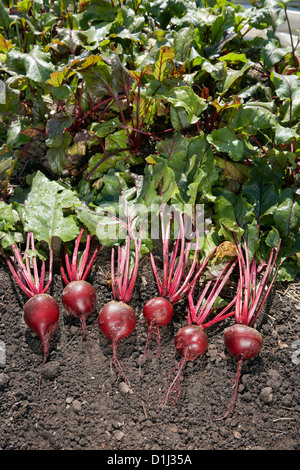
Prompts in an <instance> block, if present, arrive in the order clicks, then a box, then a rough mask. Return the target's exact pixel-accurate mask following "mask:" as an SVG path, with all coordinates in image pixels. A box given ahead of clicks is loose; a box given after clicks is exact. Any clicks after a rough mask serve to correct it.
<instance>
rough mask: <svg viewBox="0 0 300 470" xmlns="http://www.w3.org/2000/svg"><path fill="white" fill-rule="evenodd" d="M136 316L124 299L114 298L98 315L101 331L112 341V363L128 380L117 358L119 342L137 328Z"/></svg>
mask: <svg viewBox="0 0 300 470" xmlns="http://www.w3.org/2000/svg"><path fill="white" fill-rule="evenodd" d="M135 325H136V316H135V313H134V310H133V308H132V307H130V305H128V304H126V303H125V302H122V301H116V300H112V301H110V302H108V303H107V304H105V305H104V307H103V308H102V310H101V312H100V313H99V315H98V326H99V328H100V331H101V333H102V334H103V335H104V336H106V338H108V339H109V340H110V341H111V342H112V351H113V355H112V360H111V361H112V364H114V366H115V367H116V369H117V370H118V371H119V373H120V374H121V375H123V376H124V378H125V379H126V381H127V382H128V379H127V377H126V375H125V374H124V372H123V367H122V364H121V362H120V361H119V359H118V358H117V346H118V342H119V341H120V340H121V339H123V338H126V337H127V336H129V335H130V334H131V333H132V332H133V331H134V329H135Z"/></svg>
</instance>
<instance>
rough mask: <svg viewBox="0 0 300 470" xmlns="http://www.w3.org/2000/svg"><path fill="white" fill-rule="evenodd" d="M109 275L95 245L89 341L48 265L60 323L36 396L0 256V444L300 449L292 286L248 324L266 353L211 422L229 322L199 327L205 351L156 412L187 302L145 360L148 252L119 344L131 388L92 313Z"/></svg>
mask: <svg viewBox="0 0 300 470" xmlns="http://www.w3.org/2000/svg"><path fill="white" fill-rule="evenodd" d="M108 279H109V256H108V255H107V253H105V252H104V251H100V253H99V255H98V257H97V260H96V263H95V265H94V270H93V271H92V273H91V275H90V278H89V281H90V282H92V284H93V285H94V287H95V289H96V292H97V307H96V309H95V311H94V312H93V314H91V315H90V317H89V318H88V320H87V327H88V332H89V340H88V339H87V338H86V337H84V336H83V334H82V329H81V328H80V323H79V320H78V319H77V318H75V317H72V316H71V315H70V314H68V313H67V312H66V311H65V310H64V308H63V306H62V303H61V294H62V290H63V288H64V284H63V281H62V279H61V276H60V274H59V269H58V266H56V269H55V273H54V279H53V283H52V287H51V290H50V292H49V293H50V294H51V295H53V296H54V297H55V299H56V300H57V301H58V303H59V306H60V320H59V326H58V328H57V330H56V331H55V333H54V335H53V336H52V339H51V348H50V354H49V357H48V359H47V362H46V364H45V366H44V368H43V370H42V380H41V390H40V393H39V394H38V393H37V392H38V379H39V373H40V366H41V363H42V359H43V356H42V352H41V349H40V340H39V338H38V337H37V336H36V334H35V333H33V332H32V331H31V330H29V329H28V327H27V326H26V325H25V323H24V320H23V311H22V308H23V304H24V303H25V301H26V300H27V299H26V298H25V297H24V295H23V294H22V293H21V291H20V289H19V288H18V287H17V286H16V284H15V283H14V281H13V280H12V277H11V275H10V272H9V270H8V267H7V266H6V263H5V261H3V260H0V352H1V354H0V429H1V432H0V449H1V450H115V451H118V450H120V451H121V450H122V451H123V450H124V451H126V450H131V451H132V450H137V451H139V450H149V451H154V450H156V451H161V450H164V451H168V450H175V451H188V450H190V451H192V450H298V449H299V431H300V423H299V412H300V401H299V367H300V365H299V364H300V315H299V313H300V284H299V282H295V283H292V284H289V285H281V284H280V285H276V286H275V288H274V290H273V294H272V296H271V297H270V298H269V301H268V302H267V305H266V308H265V312H264V314H263V316H262V317H261V319H260V321H259V322H258V323H257V326H256V327H257V329H258V330H259V331H260V332H261V333H262V335H263V341H264V342H263V347H262V350H261V351H260V353H259V355H258V356H257V357H255V358H253V359H250V360H248V361H245V363H244V365H243V369H242V376H241V379H240V385H239V390H238V397H237V400H236V403H235V405H234V408H233V409H232V411H231V413H230V414H229V416H228V417H227V418H226V419H224V420H218V419H217V418H220V417H221V416H223V415H224V413H225V412H226V410H227V408H228V406H229V404H230V401H231V398H232V393H233V384H234V379H235V373H236V362H235V360H234V359H233V358H232V357H231V356H230V355H229V354H228V352H227V351H226V350H225V348H224V342H223V330H224V328H225V326H228V324H231V323H232V322H233V320H232V319H229V320H226V321H227V322H228V323H225V322H221V323H220V324H219V325H217V326H214V327H211V328H208V329H207V330H206V332H207V336H208V347H207V350H206V352H205V353H204V354H203V356H202V357H201V359H197V360H195V361H193V362H190V363H188V364H187V365H186V367H185V368H184V370H183V374H182V377H181V380H180V383H179V387H180V388H179V395H178V398H177V401H176V403H175V404H174V396H172V397H171V399H170V400H169V401H168V402H167V403H166V405H165V407H164V408H163V409H162V411H161V408H160V404H161V403H162V401H163V400H164V397H165V393H166V388H167V384H168V378H169V372H170V371H171V369H172V368H173V367H174V366H175V365H176V363H178V360H179V358H178V356H177V355H176V353H175V351H174V334H175V333H176V332H177V331H178V330H179V328H180V327H181V326H183V325H185V324H186V307H187V306H186V301H182V302H180V303H178V304H177V305H176V306H175V313H174V317H173V321H172V323H171V324H170V325H169V326H167V327H164V328H163V329H162V330H161V350H160V356H159V357H158V356H157V351H158V350H157V343H156V339H155V337H154V338H153V339H152V341H151V344H150V351H149V353H148V356H147V357H145V356H144V350H145V345H146V340H147V327H146V325H145V322H144V319H143V315H142V309H143V304H144V303H145V301H146V300H147V299H149V298H150V296H153V295H157V288H156V284H155V282H154V278H153V275H152V271H151V267H150V264H149V262H148V259H145V260H144V261H142V263H141V266H140V271H139V277H138V281H137V284H136V288H135V291H134V294H133V298H132V302H131V304H132V306H133V307H134V309H135V312H136V315H137V324H136V329H135V331H134V333H132V335H131V336H129V337H128V338H127V339H123V340H121V341H120V343H119V345H118V357H119V360H120V361H121V362H122V364H123V366H124V370H125V373H126V376H127V378H128V380H129V385H128V384H127V383H126V381H125V379H124V377H122V376H120V375H119V373H118V372H117V371H116V369H114V368H111V356H112V349H111V344H110V342H109V341H108V340H107V339H106V338H105V337H104V336H103V335H102V334H101V333H100V330H99V328H98V324H97V316H98V313H99V311H100V310H101V308H102V306H103V305H104V304H105V302H107V301H109V300H111V299H112V292H111V290H110V289H109V283H108ZM141 361H142V363H141ZM160 411H161V412H160Z"/></svg>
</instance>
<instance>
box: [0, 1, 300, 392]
mask: <svg viewBox="0 0 300 470" xmlns="http://www.w3.org/2000/svg"><path fill="white" fill-rule="evenodd" d="M63 3H64V4H63ZM63 3H62V2H60V1H56V0H55V1H51V2H50V1H46V2H43V5H42V4H41V2H32V1H26V2H24V1H22V2H21V1H20V2H13V1H11V0H7V1H4V0H0V80H1V82H0V139H1V142H0V184H1V197H2V199H3V200H2V201H0V204H1V205H0V209H1V212H0V243H1V246H2V250H3V252H4V253H5V256H8V255H13V252H14V249H16V247H17V246H21V245H20V244H21V243H22V246H23V247H24V246H25V248H26V243H24V234H25V235H26V234H30V235H28V237H29V238H28V241H30V243H32V244H33V245H32V247H31V248H33V247H34V249H32V250H30V249H29V247H27V249H25V253H27V254H26V255H25V267H26V268H27V269H28V268H29V264H28V263H29V261H31V262H32V266H31V267H32V268H33V270H34V273H35V274H36V275H35V276H33V281H34V282H35V280H36V281H37V280H38V278H37V264H36V262H37V263H39V264H40V266H41V269H42V270H44V267H43V266H44V261H45V259H44V254H43V253H41V252H40V251H39V249H38V248H39V247H40V246H42V247H45V246H46V247H50V252H49V255H50V260H51V259H52V246H53V243H54V242H58V243H59V244H65V243H66V244H69V248H70V246H71V244H74V243H75V251H74V260H75V258H76V257H77V255H78V252H77V247H78V243H79V240H80V239H81V238H80V237H81V236H82V231H81V230H83V229H82V227H86V231H87V233H88V236H87V238H86V239H84V240H86V241H87V243H89V237H94V238H95V239H96V241H97V243H98V242H99V243H100V244H101V245H106V246H109V247H111V248H112V268H114V257H113V256H114V252H115V250H118V262H119V271H118V272H117V273H116V278H115V279H114V280H115V281H116V285H115V284H114V282H113V294H115V297H120V298H121V300H123V301H125V302H126V303H127V302H129V300H130V293H132V289H130V291H129V292H127V293H128V295H129V296H128V297H126V298H125V294H126V290H127V288H128V287H131V288H132V287H133V285H134V282H135V281H134V280H135V278H136V273H137V271H136V269H137V260H138V259H139V257H140V255H141V256H142V255H143V254H145V253H152V252H153V249H154V240H153V239H151V237H149V236H148V234H146V233H145V232H142V233H139V235H141V238H140V239H139V242H138V243H137V240H136V238H134V237H129V238H127V239H125V240H127V243H125V245H124V246H123V243H122V244H121V243H119V242H120V239H121V236H122V235H123V234H124V231H126V230H127V229H128V220H127V219H125V222H124V219H123V216H124V214H121V213H119V212H118V211H120V210H121V209H122V208H124V207H126V208H127V209H128V210H129V216H130V220H135V221H137V220H138V222H137V224H139V223H140V222H141V219H140V218H139V217H138V218H137V219H136V214H137V211H138V207H139V205H141V206H142V207H143V210H145V211H146V212H148V211H149V210H150V207H151V205H152V204H162V206H164V205H168V206H170V207H172V206H176V205H177V206H178V207H179V208H180V211H181V213H184V212H185V208H186V207H190V208H191V207H193V208H194V207H196V205H202V206H203V216H204V218H205V237H204V238H205V243H204V244H203V246H202V250H203V253H202V255H203V258H204V260H205V259H208V258H206V257H208V256H209V255H210V254H211V256H212V254H213V253H215V252H217V249H218V247H220V244H221V243H222V242H228V243H232V244H234V245H236V246H238V260H239V262H240V264H239V267H240V269H241V278H242V279H244V278H245V280H246V281H247V282H246V285H247V286H248V287H247V289H246V291H245V292H244V295H245V296H246V300H247V298H248V297H249V295H250V294H249V289H250V290H251V289H253V290H252V291H251V292H253V293H254V290H255V289H254V279H256V277H255V275H254V274H255V272H256V271H255V269H256V267H257V266H260V268H263V267H264V268H267V267H268V266H270V265H269V260H270V259H271V258H269V257H270V256H271V253H273V254H274V253H275V252H276V266H275V264H274V272H275V273H276V277H274V278H270V279H272V281H271V285H272V283H273V281H274V282H276V281H278V280H279V281H288V282H289V281H292V280H294V279H295V278H296V276H297V275H299V272H300V260H299V253H300V251H299V248H300V247H299V241H300V238H299V235H300V231H299V228H300V224H299V220H300V219H299V217H300V209H299V155H300V154H299V130H300V128H299V116H300V103H299V91H300V69H299V56H298V50H299V49H298V46H299V44H295V43H292V42H291V46H286V47H283V46H282V45H281V44H280V41H279V38H278V35H277V27H279V26H280V25H281V24H282V22H284V21H286V20H288V15H289V12H288V9H287V5H288V4H287V3H286V2H283V3H280V4H278V5H277V6H276V8H275V9H273V10H272V12H271V11H270V7H269V4H270V2H268V1H262V2H260V3H259V4H258V2H256V3H257V5H252V6H251V8H249V9H245V8H243V7H242V6H241V5H235V4H233V3H231V2H227V1H223V0H217V1H214V2H213V1H210V0H207V1H203V2H201V1H196V2H186V1H184V0H182V1H178V2H173V1H171V0H170V1H169V0H167V1H165V0H164V1H163V0H156V1H155V2H152V1H150V0H142V1H135V0H134V1H127V2H107V1H101V0H100V1H96V0H89V1H86V2H76V1H68V0H67V1H65V2H63ZM254 28H255V29H258V30H264V31H267V35H266V38H261V37H255V38H254V39H249V38H248V35H247V33H248V32H249V31H250V30H251V29H254ZM40 142H42V143H43V145H44V146H45V155H43V157H42V158H41V157H39V156H38V153H37V152H36V150H35V149H36V147H35V145H39V143H40ZM33 161H34V166H33V165H32V162H33ZM33 168H34V169H33ZM37 168H38V170H36V169H37ZM25 174H26V175H27V176H26V185H25V184H22V187H21V185H20V175H22V181H23V182H24V181H25V178H24V175H25ZM46 175H48V177H46ZM121 195H122V197H123V198H125V199H123V201H124V200H125V201H126V204H123V206H122V204H121V205H120V196H121ZM156 215H157V214H156ZM121 220H122V222H123V223H121V222H120V221H121ZM137 226H138V225H137ZM25 238H26V237H25ZM76 240H77V241H76ZM182 240H183V239H182ZM25 241H26V240H25ZM245 241H246V245H245ZM182 246H183V245H182ZM279 246H280V249H279ZM166 247H167V245H166V244H163V248H164V250H163V252H164V255H165V256H164V259H163V261H166V251H167V250H166ZM87 248H88V247H87ZM197 249H198V248H197ZM197 249H196V252H197ZM177 250H178V251H177ZM243 250H246V251H245V254H244V255H243V256H246V260H245V264H246V266H248V268H249V269H250V270H249V269H248V270H246V271H243V269H242V267H243V266H244V264H243V261H242V259H243V258H242V253H243ZM46 251H47V250H46ZM48 251H49V249H48ZM28 253H29V254H28ZM133 253H134V255H135V262H133V266H134V270H133V277H132V278H130V274H129V271H130V269H129V268H130V266H131V264H130V263H131V262H132V258H131V256H132V254H133ZM175 253H176V254H178V253H179V240H178V241H176V243H175V248H174V251H173V258H172V257H171V264H172V266H173V267H174V266H175V265H174V264H173V262H174V260H175ZM187 253H188V252H184V253H183V251H182V252H181V257H179V268H178V270H177V271H175V281H176V282H175V283H174V284H172V285H171V284H168V285H167V284H165V283H164V282H163V287H164V288H165V289H166V290H167V291H168V295H170V294H174V293H175V291H177V290H178V289H180V288H179V284H178V282H177V281H179V278H180V274H182V271H181V269H180V268H181V267H182V266H183V265H184V264H185V262H186V261H187V256H188V255H187ZM16 254H17V256H18V259H19V261H20V263H21V258H20V256H21V252H16ZM124 254H125V256H124ZM193 254H194V253H192V251H191V252H190V255H191V260H189V261H191V262H192V263H193ZM34 255H36V256H37V261H36V262H35V261H34V259H35V256H34ZM150 256H151V259H152V266H153V268H154V273H156V271H155V264H154V258H153V257H152V254H151V255H150ZM171 256H172V255H171ZM79 257H80V256H79ZM201 259H202V258H201ZM65 260H66V261H67V258H65ZM83 260H85V257H83ZM194 260H196V255H195V258H194ZM210 260H211V258H210ZM198 261H199V260H198V259H197V263H198ZM273 261H274V258H272V259H271V261H270V263H273ZM84 262H85V261H84ZM22 263H23V261H22ZM22 263H21V264H20V265H19V266H23V264H22ZM26 263H27V264H26ZM247 263H248V264H247ZM251 263H254V264H251ZM50 264H51V263H50ZM11 266H12V265H11ZM73 266H75V264H74V265H73ZM81 266H82V267H83V266H84V263H83V264H82V265H81ZM88 266H90V265H88ZM166 266H167V265H165V273H164V274H165V277H164V280H166V272H167V268H166ZM213 266H214V267H215V265H213V264H212V263H208V265H207V269H208V273H209V274H210V275H211V274H212V271H211V269H212V267H213ZM232 266H233V265H232ZM192 267H193V269H194V268H195V270H194V271H193V269H192V270H191V272H190V275H191V277H190V278H189V277H188V276H187V277H186V278H185V279H183V278H182V276H181V281H182V283H183V284H184V283H185V285H186V286H187V285H188V282H189V281H190V280H191V278H192V277H193V278H194V275H195V273H196V261H195V264H192ZM198 267H199V266H198V265H197V268H198ZM123 268H124V271H123ZM125 268H126V269H125ZM260 268H259V269H260ZM22 270H23V269H22ZM67 270H68V269H67ZM171 272H172V271H171ZM24 273H25V274H26V272H25V271H24ZM42 273H43V271H42ZM70 273H71V270H70ZM169 274H170V273H169ZM177 274H178V277H177ZM219 274H220V273H219ZM224 274H225V273H224ZM27 276H29V271H28V272H27ZM112 276H113V278H114V271H113V270H112ZM16 279H18V281H20V280H21V277H20V276H18V275H17V277H16ZM43 279H44V275H43V274H42V275H41V277H40V278H39V282H40V281H41V280H43ZM50 279H51V278H50ZM222 279H223V278H222ZM224 279H225V278H224ZM22 280H23V277H22ZM28 280H29V277H28ZM69 280H70V281H71V278H70V279H69ZM73 280H74V279H73V277H72V281H73ZM157 280H158V277H157ZM173 280H174V279H173ZM220 280H221V278H220ZM250 280H251V281H253V282H250ZM122 281H124V284H122ZM30 282H31V281H30ZM220 282H221V281H220ZM240 282H242V281H240ZM249 282H250V285H251V286H250V287H249ZM121 284H122V285H121ZM41 286H42V284H41ZM158 286H160V284H159V282H158ZM218 286H220V284H218V283H216V284H215V289H218ZM31 287H33V284H32V285H31ZM242 287H243V286H242V285H241V284H239V285H238V294H237V299H239V298H240V295H239V294H240V293H241V289H242ZM27 288H28V285H27ZM173 288H174V292H172V289H173ZM194 288H195V286H194ZM209 288H212V289H213V285H212V284H210V282H209V281H208V283H207V286H206V287H204V290H203V292H202V296H203V297H206V294H207V293H208V289H209ZM116 289H117V290H116ZM179 292H180V295H181V294H184V295H186V296H187V294H188V293H187V291H186V290H185V289H183V290H182V291H179ZM213 292H215V293H216V292H219V291H218V290H215V291H213ZM28 293H29V291H28ZM163 294H164V291H161V293H160V295H161V297H163V296H164V295H163ZM194 294H195V295H196V291H193V290H190V291H189V296H188V297H186V300H187V301H189V302H190V304H189V307H190V310H189V316H188V322H191V323H193V322H196V323H197V318H198V321H199V322H200V323H201V327H202V326H203V321H204V319H205V318H206V314H207V313H208V312H211V313H212V312H215V310H214V308H215V305H214V303H210V304H209V308H207V309H205V310H202V309H203V304H202V300H204V299H203V297H201V294H200V297H199V303H198V301H197V302H196V301H195V303H194V297H193V295H194ZM200 299H201V302H200ZM209 299H210V300H211V299H214V300H216V299H215V297H214V295H213V294H212V296H211V297H209ZM115 300H116V299H115ZM169 300H170V299H169ZM206 300H207V299H206ZM229 305H230V304H229ZM236 305H237V307H236V308H237V310H236V312H238V311H239V310H238V309H239V305H240V303H239V300H238V302H237V304H236ZM245 305H247V302H245ZM127 307H128V306H127ZM245 308H246V307H245ZM127 310H129V308H127ZM202 311H203V312H205V315H204V316H202V314H201V313H199V312H202ZM218 311H219V312H220V311H222V308H221V310H218ZM196 312H198V313H197V314H196ZM215 313H216V312H215ZM227 313H230V314H231V313H232V311H231V310H230V312H229V311H227V310H226V311H225V315H227ZM237 315H239V314H238V313H237ZM192 316H193V320H192ZM196 317H197V318H196ZM204 317H205V318H204ZM132 318H133V317H132ZM200 318H201V320H200ZM216 318H218V314H217V313H216ZM220 318H222V315H221V316H220ZM243 318H244V319H246V316H245V317H243ZM208 321H210V320H209V319H208ZM239 321H240V317H238V322H239ZM133 323H134V322H132V324H133ZM188 326H190V325H188ZM198 326H199V325H198ZM113 347H114V346H113ZM180 364H183V361H182V362H181V363H180ZM180 367H181V366H180ZM180 370H182V369H180ZM176 384H177V382H176V379H175V382H174V383H173V385H174V386H175V388H172V387H171V389H170V390H172V391H174V390H175V393H176V391H177V390H178V389H177V388H176V387H177V385H176Z"/></svg>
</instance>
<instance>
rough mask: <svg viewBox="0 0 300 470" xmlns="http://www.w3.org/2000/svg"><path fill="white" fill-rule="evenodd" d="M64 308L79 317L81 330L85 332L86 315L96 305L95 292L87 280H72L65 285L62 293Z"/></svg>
mask: <svg viewBox="0 0 300 470" xmlns="http://www.w3.org/2000/svg"><path fill="white" fill-rule="evenodd" d="M62 303H63V306H64V307H65V309H66V310H67V311H68V312H70V313H72V314H73V315H75V316H76V317H77V318H79V319H80V321H81V325H82V330H83V333H84V334H87V328H86V317H87V316H88V315H90V314H91V313H92V312H93V310H94V309H95V306H96V292H95V289H94V287H93V286H92V285H91V284H90V283H89V282H87V281H82V280H81V281H73V282H70V283H69V284H67V285H66V287H65V288H64V290H63V293H62Z"/></svg>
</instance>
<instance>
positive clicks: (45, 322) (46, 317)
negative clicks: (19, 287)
mask: <svg viewBox="0 0 300 470" xmlns="http://www.w3.org/2000/svg"><path fill="white" fill-rule="evenodd" d="M23 311H24V320H25V323H26V324H27V326H28V327H29V328H31V329H32V330H33V331H35V332H36V333H37V335H38V336H39V338H40V339H41V342H42V344H41V346H42V348H43V352H44V360H43V363H42V366H41V372H42V367H43V365H44V364H45V362H46V359H47V357H48V354H49V347H50V343H49V341H50V337H51V336H52V334H53V332H54V330H55V329H56V327H57V323H58V319H59V307H58V304H57V302H56V300H55V299H54V298H53V297H51V295H49V294H36V295H35V296H33V297H31V298H30V299H29V300H27V302H26V304H25V305H24V307H23ZM41 372H40V379H39V389H40V383H41Z"/></svg>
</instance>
